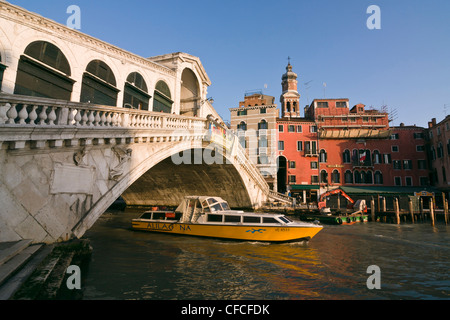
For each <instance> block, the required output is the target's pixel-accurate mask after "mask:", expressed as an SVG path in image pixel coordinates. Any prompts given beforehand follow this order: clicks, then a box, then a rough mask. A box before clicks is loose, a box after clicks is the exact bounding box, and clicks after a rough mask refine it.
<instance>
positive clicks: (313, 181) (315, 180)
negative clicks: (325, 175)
mask: <svg viewBox="0 0 450 320" xmlns="http://www.w3.org/2000/svg"><path fill="white" fill-rule="evenodd" d="M311 183H312V184H317V183H319V176H317V175H312V176H311Z"/></svg>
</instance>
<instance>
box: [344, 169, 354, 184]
mask: <svg viewBox="0 0 450 320" xmlns="http://www.w3.org/2000/svg"><path fill="white" fill-rule="evenodd" d="M344 181H345V183H349V184H352V183H353V174H352V172H351V171H350V170H347V171H345V174H344Z"/></svg>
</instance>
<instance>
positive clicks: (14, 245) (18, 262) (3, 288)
mask: <svg viewBox="0 0 450 320" xmlns="http://www.w3.org/2000/svg"><path fill="white" fill-rule="evenodd" d="M50 250H51V249H50V248H46V246H44V245H42V244H38V245H33V244H32V241H30V240H21V241H18V242H10V243H0V300H7V299H9V298H10V297H11V296H12V295H13V294H14V293H15V292H16V291H17V290H18V289H19V288H20V286H21V285H22V283H23V282H24V281H26V279H27V278H28V277H29V276H30V275H31V274H32V272H33V271H34V269H35V268H36V266H37V265H38V264H39V263H40V262H41V261H42V260H43V259H44V258H45V256H46V255H47V254H48V253H49V252H50Z"/></svg>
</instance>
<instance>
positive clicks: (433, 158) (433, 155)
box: [430, 146, 436, 160]
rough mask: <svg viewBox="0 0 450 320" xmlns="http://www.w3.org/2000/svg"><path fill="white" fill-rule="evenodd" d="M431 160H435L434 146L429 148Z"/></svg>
mask: <svg viewBox="0 0 450 320" xmlns="http://www.w3.org/2000/svg"><path fill="white" fill-rule="evenodd" d="M430 152H431V160H436V149H435V148H434V146H431V151H430Z"/></svg>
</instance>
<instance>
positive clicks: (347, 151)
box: [277, 65, 428, 202]
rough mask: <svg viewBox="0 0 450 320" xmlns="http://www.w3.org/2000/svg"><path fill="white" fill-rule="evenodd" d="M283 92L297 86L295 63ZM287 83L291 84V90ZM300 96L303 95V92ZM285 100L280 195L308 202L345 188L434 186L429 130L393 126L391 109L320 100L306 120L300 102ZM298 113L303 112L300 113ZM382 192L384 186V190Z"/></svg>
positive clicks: (280, 144) (280, 126)
mask: <svg viewBox="0 0 450 320" xmlns="http://www.w3.org/2000/svg"><path fill="white" fill-rule="evenodd" d="M287 71H288V72H287V74H285V75H284V76H283V90H284V89H285V88H288V87H289V88H290V91H291V92H290V94H291V96H293V97H295V96H296V95H295V94H294V93H293V92H292V90H293V89H295V91H296V88H297V80H296V75H295V74H294V75H295V76H292V67H291V66H290V65H289V66H288V68H287ZM284 81H288V82H289V81H291V82H294V81H295V83H292V85H289V86H286V84H285V83H284ZM297 94H298V93H297ZM285 95H286V92H285V91H283V95H282V97H281V102H282V106H283V108H282V116H281V117H280V118H278V119H277V124H278V131H279V132H278V163H279V170H278V176H277V181H278V191H279V192H290V193H291V195H292V196H295V197H297V198H299V200H301V201H302V202H312V201H317V196H318V195H320V194H322V193H324V192H326V191H328V190H331V189H335V188H338V187H341V186H356V187H360V188H364V187H400V186H410V187H423V186H426V185H428V170H427V157H426V152H425V140H424V128H421V127H416V126H405V125H403V124H402V125H400V126H399V127H390V126H389V117H388V113H387V112H386V111H385V110H375V109H372V108H369V109H368V108H366V106H365V105H363V104H357V105H355V106H353V107H352V108H350V106H349V99H316V100H314V101H313V102H312V103H311V104H310V105H309V106H306V107H305V109H304V112H305V117H300V116H299V113H295V114H293V110H292V106H293V105H296V106H298V100H299V98H300V95H298V98H297V100H293V101H292V100H291V101H290V109H289V105H288V104H286V103H283V101H285ZM296 111H297V110H296ZM379 189H380V188H379Z"/></svg>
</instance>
